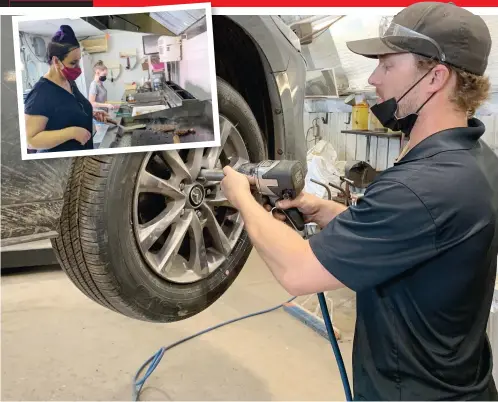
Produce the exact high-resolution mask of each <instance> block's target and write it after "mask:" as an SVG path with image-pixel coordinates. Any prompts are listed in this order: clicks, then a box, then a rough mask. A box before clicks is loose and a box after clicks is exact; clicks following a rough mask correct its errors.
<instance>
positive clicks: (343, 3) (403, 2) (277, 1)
mask: <svg viewBox="0 0 498 402" xmlns="http://www.w3.org/2000/svg"><path fill="white" fill-rule="evenodd" d="M418 2H419V1H417V0H376V1H375V2H372V0H356V1H351V0H211V6H212V7H406V6H409V5H410V4H413V3H418ZM190 3H199V0H182V1H174V0H173V1H172V0H94V3H93V4H94V7H147V6H167V5H173V4H190ZM452 3H454V4H456V5H457V6H460V7H498V0H453V1H452ZM296 12H297V10H296Z"/></svg>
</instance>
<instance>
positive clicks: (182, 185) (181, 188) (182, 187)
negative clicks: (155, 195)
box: [180, 182, 185, 191]
mask: <svg viewBox="0 0 498 402" xmlns="http://www.w3.org/2000/svg"><path fill="white" fill-rule="evenodd" d="M184 188H185V183H183V182H182V183H180V190H182V191H183V189H184Z"/></svg>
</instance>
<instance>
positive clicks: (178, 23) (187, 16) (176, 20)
mask: <svg viewBox="0 0 498 402" xmlns="http://www.w3.org/2000/svg"><path fill="white" fill-rule="evenodd" d="M205 15H206V12H205V10H203V9H201V10H188V11H169V12H166V11H164V12H157V13H150V17H151V18H152V19H154V20H155V21H156V22H158V23H159V24H161V25H163V26H164V27H165V28H166V29H168V30H169V31H171V32H173V34H175V35H180V34H181V33H183V32H184V31H185V30H186V29H188V28H189V27H191V26H192V25H193V24H195V23H196V22H197V21H199V20H200V19H201V18H203V17H204V16H205Z"/></svg>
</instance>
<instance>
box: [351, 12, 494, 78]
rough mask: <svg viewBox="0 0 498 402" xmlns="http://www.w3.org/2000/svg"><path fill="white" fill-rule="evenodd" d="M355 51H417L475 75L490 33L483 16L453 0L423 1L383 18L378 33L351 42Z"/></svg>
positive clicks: (483, 60) (481, 66)
mask: <svg viewBox="0 0 498 402" xmlns="http://www.w3.org/2000/svg"><path fill="white" fill-rule="evenodd" d="M347 46H348V48H349V50H351V51H352V52H354V53H356V54H359V55H362V56H365V57H369V58H377V57H378V56H382V55H387V54H393V53H414V54H418V55H421V56H426V57H429V58H433V59H436V60H438V61H440V62H443V63H446V64H448V65H451V66H454V67H457V68H460V69H462V70H464V71H467V72H469V73H472V74H476V75H484V72H485V71H486V68H487V66H488V58H489V53H490V51H491V35H490V32H489V28H488V27H487V25H486V23H485V22H484V20H483V19H482V18H481V17H480V16H478V15H474V14H472V13H471V12H469V11H467V10H465V9H463V8H460V7H458V6H456V5H454V4H452V3H440V2H422V3H416V4H413V5H411V6H409V7H406V8H404V9H403V10H402V11H401V12H399V13H398V14H397V15H396V16H394V18H392V19H389V18H383V20H382V21H381V24H380V26H379V37H378V38H371V39H364V40H357V41H352V42H348V43H347Z"/></svg>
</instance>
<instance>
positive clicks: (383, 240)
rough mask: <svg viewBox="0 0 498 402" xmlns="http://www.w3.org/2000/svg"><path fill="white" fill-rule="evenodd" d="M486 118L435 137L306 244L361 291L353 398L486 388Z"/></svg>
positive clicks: (489, 161)
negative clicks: (482, 121) (484, 122)
mask: <svg viewBox="0 0 498 402" xmlns="http://www.w3.org/2000/svg"><path fill="white" fill-rule="evenodd" d="M484 130H485V128H484V125H483V124H482V123H481V122H480V121H479V120H477V119H472V120H470V121H469V127H465V128H457V129H451V130H445V131H442V132H439V133H436V134H434V135H432V136H430V137H429V138H427V139H425V140H424V141H423V142H421V143H420V144H418V145H417V146H415V147H414V148H413V149H412V150H410V151H409V152H408V154H406V155H405V157H404V158H402V160H400V161H399V162H397V163H395V165H394V166H393V167H391V168H389V169H387V170H385V171H383V172H382V173H380V174H379V175H378V176H377V177H376V179H375V181H374V182H373V183H372V184H371V185H370V186H369V187H368V188H367V190H366V192H365V194H364V197H363V198H361V199H360V200H359V201H358V204H357V205H356V206H351V207H350V208H348V210H347V211H345V212H343V213H342V214H340V215H339V216H337V217H336V218H335V219H334V220H332V222H330V224H329V225H327V226H326V227H325V228H324V229H323V230H322V231H321V232H320V233H318V234H316V235H315V236H314V237H312V238H311V239H310V244H311V247H312V249H313V252H314V253H315V255H316V257H317V258H318V259H319V260H320V262H321V263H322V264H323V266H324V267H325V268H326V269H327V270H329V271H330V272H331V273H332V274H333V275H334V276H335V277H336V278H337V279H338V280H340V281H341V282H342V283H343V284H344V285H345V286H347V287H349V288H351V289H352V290H354V291H356V292H357V322H356V330H355V339H354V347H353V373H354V394H355V399H366V400H386V399H388V400H402V399H403V400H406V399H411V400H413V399H415V400H438V399H472V398H476V397H479V395H482V393H483V392H486V389H487V387H488V384H489V382H490V380H491V378H492V377H491V375H492V374H491V369H492V357H491V349H490V345H489V342H488V339H487V336H486V324H487V320H488V316H489V312H490V306H491V301H492V297H493V290H494V285H495V275H496V265H497V258H498V257H497V253H498V234H497V233H498V157H497V155H496V154H495V153H494V152H493V151H492V150H491V149H490V148H489V147H488V146H487V145H486V144H485V143H484V142H483V141H482V140H481V139H480V137H481V136H482V134H483V133H484Z"/></svg>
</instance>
